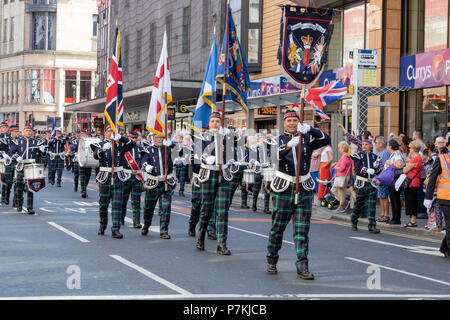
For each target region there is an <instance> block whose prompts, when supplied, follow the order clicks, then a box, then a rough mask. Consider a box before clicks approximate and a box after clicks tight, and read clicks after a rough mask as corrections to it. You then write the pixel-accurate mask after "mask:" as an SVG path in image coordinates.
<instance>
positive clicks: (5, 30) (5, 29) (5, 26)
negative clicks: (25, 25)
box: [3, 18, 8, 54]
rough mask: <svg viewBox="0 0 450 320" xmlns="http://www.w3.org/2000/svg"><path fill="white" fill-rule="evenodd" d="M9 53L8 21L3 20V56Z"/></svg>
mask: <svg viewBox="0 0 450 320" xmlns="http://www.w3.org/2000/svg"><path fill="white" fill-rule="evenodd" d="M7 53H8V19H7V18H6V19H3V54H7Z"/></svg>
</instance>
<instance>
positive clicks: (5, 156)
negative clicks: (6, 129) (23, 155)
mask: <svg viewBox="0 0 450 320" xmlns="http://www.w3.org/2000/svg"><path fill="white" fill-rule="evenodd" d="M3 158H5V159H6V160H9V159H11V158H10V157H9V156H8V155H7V154H6V153H3Z"/></svg>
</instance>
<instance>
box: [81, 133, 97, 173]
mask: <svg viewBox="0 0 450 320" xmlns="http://www.w3.org/2000/svg"><path fill="white" fill-rule="evenodd" d="M99 142H100V139H99V138H82V139H80V142H79V145H78V159H79V164H80V167H82V168H97V167H98V165H99V164H98V160H95V159H94V154H93V152H92V151H91V144H93V143H99Z"/></svg>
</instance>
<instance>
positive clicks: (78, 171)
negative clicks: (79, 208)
mask: <svg viewBox="0 0 450 320" xmlns="http://www.w3.org/2000/svg"><path fill="white" fill-rule="evenodd" d="M87 137H88V135H87V130H83V131H82V132H80V133H79V134H78V139H76V140H72V144H71V146H70V149H71V152H72V154H73V155H74V159H73V162H72V168H73V176H74V179H73V191H74V192H77V191H78V181H80V189H81V197H82V198H87V186H88V184H89V180H90V179H91V175H92V168H87V167H81V166H80V162H79V158H78V151H79V150H78V146H79V144H80V139H83V138H87Z"/></svg>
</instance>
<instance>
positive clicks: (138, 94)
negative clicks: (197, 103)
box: [66, 80, 202, 113]
mask: <svg viewBox="0 0 450 320" xmlns="http://www.w3.org/2000/svg"><path fill="white" fill-rule="evenodd" d="M201 88H202V81H182V80H172V96H173V100H174V101H177V100H183V99H192V98H197V97H198V95H199V93H200V90H201ZM152 90H153V85H151V86H147V87H143V88H140V89H134V90H130V91H126V92H124V93H123V99H124V106H125V110H127V109H128V108H133V107H142V106H146V105H148V104H149V103H150V98H151V93H152ZM105 104H106V97H103V98H98V99H94V100H89V101H85V102H80V103H76V104H71V105H68V106H66V111H73V112H93V113H103V112H104V111H105Z"/></svg>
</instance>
